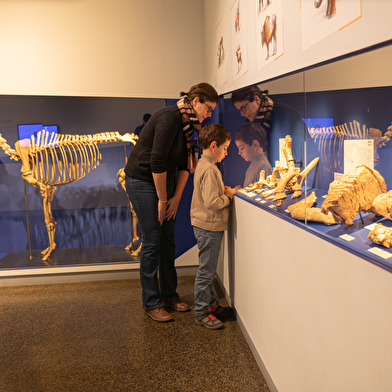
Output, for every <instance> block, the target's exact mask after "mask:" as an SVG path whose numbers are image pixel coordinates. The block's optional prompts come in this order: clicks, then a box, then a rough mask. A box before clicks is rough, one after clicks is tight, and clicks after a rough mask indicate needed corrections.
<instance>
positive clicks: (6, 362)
mask: <svg viewBox="0 0 392 392" xmlns="http://www.w3.org/2000/svg"><path fill="white" fill-rule="evenodd" d="M193 282H194V276H185V277H179V281H178V293H179V294H180V296H181V298H182V299H184V300H185V301H186V302H187V303H189V304H192V303H193ZM0 298H1V301H0V349H1V357H2V358H1V361H0V391H7V392H19V391H20V392H22V391H29V392H35V391H37V392H38V391H39V392H54V391H55V392H61V391H66V392H72V391H78V392H79V391H86V392H89V391H94V392H97V391H126V392H130V391H143V392H150V391H151V392H152V391H163V392H166V391H179V392H180V391H186V392H188V391H241V392H246V391H249V392H257V391H261V392H268V391H269V389H268V387H267V385H266V382H265V379H264V377H263V375H262V374H261V372H260V369H259V367H258V366H257V363H256V361H255V360H254V358H253V356H252V353H251V351H250V349H249V347H248V345H247V343H246V341H245V338H244V337H243V335H242V333H241V330H240V328H239V326H238V324H237V322H236V321H234V320H232V321H227V322H226V323H225V328H224V329H222V330H215V331H214V330H208V329H206V328H204V327H202V326H199V325H197V324H196V323H195V322H194V319H193V313H192V312H187V313H178V312H173V316H174V319H175V321H173V322H169V323H157V322H154V321H153V320H151V319H150V318H149V317H148V316H146V315H145V314H144V313H143V311H142V309H141V288H140V282H139V280H112V281H103V282H102V281H101V282H86V283H64V284H48V285H35V286H10V287H0ZM222 302H223V303H224V301H222Z"/></svg>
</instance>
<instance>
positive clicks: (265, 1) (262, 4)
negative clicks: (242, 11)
mask: <svg viewBox="0 0 392 392" xmlns="http://www.w3.org/2000/svg"><path fill="white" fill-rule="evenodd" d="M271 3H272V0H259V6H258V11H259V12H261V11H264V10H265V9H266V8H267V7H268V6H269V5H270V4H271Z"/></svg>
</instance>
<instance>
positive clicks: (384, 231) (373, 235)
mask: <svg viewBox="0 0 392 392" xmlns="http://www.w3.org/2000/svg"><path fill="white" fill-rule="evenodd" d="M368 238H369V239H371V240H372V241H373V242H374V243H376V244H378V245H381V246H385V247H386V248H392V228H391V227H385V226H383V225H382V224H381V223H378V224H377V225H376V226H375V227H374V229H373V230H371V231H370V233H369V234H368Z"/></svg>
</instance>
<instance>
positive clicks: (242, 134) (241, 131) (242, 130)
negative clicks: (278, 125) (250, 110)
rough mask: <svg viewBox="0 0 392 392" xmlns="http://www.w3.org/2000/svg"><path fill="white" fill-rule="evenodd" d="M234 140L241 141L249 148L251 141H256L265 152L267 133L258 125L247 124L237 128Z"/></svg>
mask: <svg viewBox="0 0 392 392" xmlns="http://www.w3.org/2000/svg"><path fill="white" fill-rule="evenodd" d="M234 140H235V141H237V140H243V141H244V142H245V143H246V144H248V145H249V146H251V145H252V143H253V140H257V141H258V142H259V145H260V147H261V148H262V149H263V150H264V151H267V147H268V133H267V131H266V130H265V129H264V128H263V127H262V126H261V125H260V124H259V123H254V122H247V123H245V124H244V125H242V126H241V127H239V128H238V129H237V130H236V131H235V134H234Z"/></svg>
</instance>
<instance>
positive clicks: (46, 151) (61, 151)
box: [0, 130, 137, 261]
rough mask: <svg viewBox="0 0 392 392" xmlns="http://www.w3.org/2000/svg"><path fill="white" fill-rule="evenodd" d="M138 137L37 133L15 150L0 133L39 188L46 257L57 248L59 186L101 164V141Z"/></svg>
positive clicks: (27, 177)
mask: <svg viewBox="0 0 392 392" xmlns="http://www.w3.org/2000/svg"><path fill="white" fill-rule="evenodd" d="M136 140H137V136H135V135H134V134H125V135H123V136H121V135H120V134H119V133H118V132H102V133H97V134H94V135H60V136H58V135H57V134H56V133H51V134H50V133H49V132H45V131H44V130H43V131H42V132H38V133H37V136H36V137H35V136H31V139H23V140H19V141H17V142H16V143H15V149H13V148H11V147H10V146H9V145H8V144H7V140H6V139H4V138H3V137H2V135H1V134H0V146H1V147H2V148H3V150H4V152H5V153H6V154H7V155H9V156H10V158H11V159H13V160H15V161H21V162H22V168H21V172H22V178H23V179H24V180H26V181H27V182H28V183H29V184H30V185H32V186H34V187H35V188H39V190H40V192H41V195H42V199H43V208H44V215H45V224H46V229H47V232H48V238H49V247H48V248H47V249H45V250H44V251H42V252H41V254H42V256H43V258H42V260H44V261H45V260H47V259H48V258H49V256H50V254H51V253H52V252H53V250H54V249H55V248H56V243H55V242H54V234H55V225H56V222H55V221H54V219H53V216H52V200H53V196H54V193H55V191H56V189H57V188H56V187H57V186H62V185H66V184H69V183H72V182H75V181H77V180H79V179H81V178H83V177H84V176H85V175H86V174H88V173H90V172H91V171H92V170H94V169H95V168H96V167H97V166H98V165H99V163H100V160H101V152H100V150H99V146H98V145H99V144H106V143H116V142H130V143H133V144H135V143H136Z"/></svg>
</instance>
